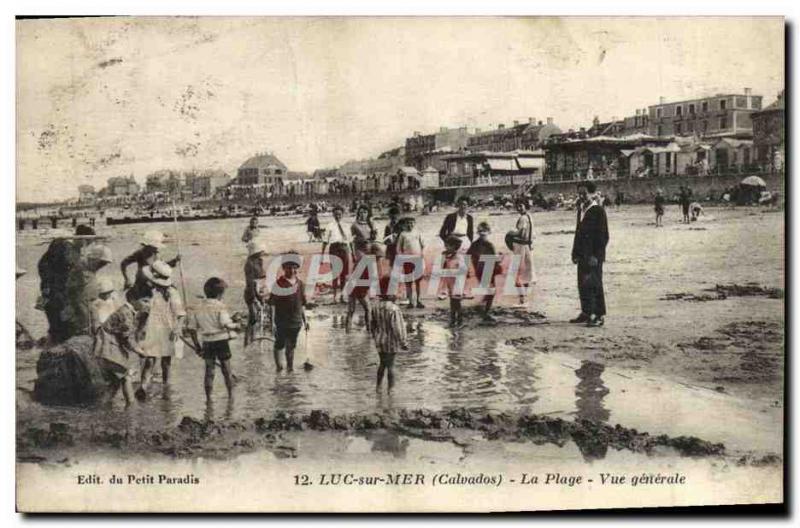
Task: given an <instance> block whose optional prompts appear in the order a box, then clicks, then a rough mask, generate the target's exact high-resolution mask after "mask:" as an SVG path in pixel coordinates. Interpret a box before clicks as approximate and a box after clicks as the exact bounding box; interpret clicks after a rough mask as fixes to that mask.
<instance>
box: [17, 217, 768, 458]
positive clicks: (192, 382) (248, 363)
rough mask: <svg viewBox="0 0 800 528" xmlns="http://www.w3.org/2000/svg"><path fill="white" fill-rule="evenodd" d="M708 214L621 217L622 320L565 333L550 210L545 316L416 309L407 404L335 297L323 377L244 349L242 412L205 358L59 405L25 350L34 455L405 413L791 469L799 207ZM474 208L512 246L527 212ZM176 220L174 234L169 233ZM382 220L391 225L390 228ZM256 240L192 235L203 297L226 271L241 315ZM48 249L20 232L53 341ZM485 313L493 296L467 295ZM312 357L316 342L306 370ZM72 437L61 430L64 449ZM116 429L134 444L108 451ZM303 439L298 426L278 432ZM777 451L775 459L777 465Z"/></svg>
mask: <svg viewBox="0 0 800 528" xmlns="http://www.w3.org/2000/svg"><path fill="white" fill-rule="evenodd" d="M707 213H708V216H707V217H705V218H704V219H703V220H701V221H700V222H699V223H696V224H692V225H689V226H687V225H681V224H679V223H678V218H679V214H680V213H679V211H678V208H677V207H673V208H668V211H667V216H666V217H665V224H666V225H665V227H664V228H659V229H656V228H655V227H654V225H653V218H652V214H651V210H650V208H649V207H644V206H642V207H626V208H623V209H622V210H621V211H616V210H614V209H610V210H609V230H610V233H611V242H610V245H609V248H608V260H607V263H606V265H605V267H604V272H605V288H606V295H607V304H608V312H609V314H608V317H607V319H606V325H605V326H604V327H602V328H585V327H583V326H576V325H571V324H569V323H568V322H567V321H568V319H570V318H571V317H574V316H575V315H576V313H577V306H578V301H577V291H576V287H575V282H576V279H575V268H574V266H573V265H572V264H571V262H570V259H569V252H570V248H571V243H572V234H571V231H572V229H573V228H574V213H573V212H570V211H559V212H551V213H535V214H534V215H533V220H534V226H535V233H536V234H537V237H536V239H535V241H534V261H535V266H536V270H537V275H538V282H537V284H536V286H535V290H534V297H533V301H532V302H531V305H530V308H529V309H527V310H520V309H514V308H511V306H512V305H513V304H515V303H516V302H517V300H516V298H515V297H510V298H500V299H499V300H498V303H497V304H498V306H499V314H498V315H499V317H498V322H497V323H496V324H493V325H482V324H480V323H479V319H478V318H477V317H473V318H468V325H467V326H466V327H465V328H463V329H461V330H458V331H452V330H450V329H447V328H446V321H445V319H446V311H445V310H446V306H447V301H446V300H445V301H440V300H437V299H436V298H435V297H427V298H424V299H423V301H424V302H425V303H426V305H427V307H426V308H425V309H424V310H417V309H413V310H408V311H407V313H408V321H409V324H410V326H411V329H412V333H411V342H412V346H411V350H410V351H409V353H408V354H406V355H404V356H403V357H399V358H398V365H397V367H398V368H397V370H398V372H397V374H398V387H397V390H396V391H395V393H394V394H393V395H392V396H391V397H386V396H382V397H378V396H376V394H375V391H374V388H373V383H374V370H375V366H376V360H377V358H376V354H375V353H374V350H373V349H372V347H371V346H370V343H369V339H368V337H367V335H366V333H365V332H364V330H363V328H361V327H359V326H358V325H357V327H356V329H354V331H353V332H352V333H351V334H345V333H344V330H343V329H342V320H341V312H340V311H339V310H341V308H339V307H336V306H330V305H329V302H328V300H329V297H328V298H327V299H326V298H321V299H318V301H319V307H318V308H317V309H315V310H314V316H313V319H312V332H311V333H310V334H309V336H308V350H310V353H311V355H312V358H313V362H314V363H315V365H317V367H316V368H315V369H314V370H312V371H311V372H308V373H306V372H297V373H295V374H293V375H291V376H290V375H285V374H284V375H276V374H275V373H274V371H273V366H272V364H271V357H270V356H271V354H269V346H268V345H266V350H267V352H266V353H264V352H262V351H261V350H260V349H259V348H260V347H258V346H254V347H251V348H249V349H248V350H241V344H240V343H239V344H238V345H237V346H236V347H234V368H235V369H236V370H237V372H239V373H241V374H242V375H243V378H244V381H243V383H242V384H240V386H239V387H238V388H237V396H236V400H235V402H234V403H233V404H228V403H227V398H226V397H225V396H224V394H223V393H224V390H223V388H222V384H221V380H218V381H217V394H216V396H215V405H214V407H213V408H211V409H208V408H206V406H205V404H204V401H203V400H204V398H203V394H202V364H201V362H200V361H199V360H197V359H196V358H194V357H189V356H187V357H186V358H184V359H183V360H181V362H180V363H178V365H177V368H176V372H175V382H174V385H173V387H171V388H169V390H167V389H166V388H162V387H160V385H156V387H155V388H154V392H153V394H152V399H151V401H150V402H148V403H147V404H144V405H140V404H137V405H134V407H133V408H132V409H129V410H124V409H122V406H121V404H120V402H119V401H117V402H114V403H113V404H112V405H110V406H103V407H101V408H87V409H66V408H58V407H56V408H53V407H49V408H48V407H44V406H41V405H39V404H37V403H35V402H32V401H31V400H30V397H29V393H28V391H29V390H30V388H31V387H32V381H33V378H34V377H35V361H36V357H37V355H38V351H37V349H35V348H34V349H32V350H18V351H17V378H18V379H17V382H18V391H17V415H18V416H17V418H18V423H19V427H18V430H19V435H18V446H19V448H20V450H19V453H18V455H19V456H20V457H21V459H22V460H24V459H25V457H27V459H28V460H30V461H36V460H37V458H36V457H41V458H43V459H44V460H45V461H49V462H53V461H58V460H63V459H64V458H67V459H70V460H74V459H75V457H77V458H85V457H86V456H88V454H87V453H86V448H85V444H84V441H83V440H81V439H86V438H91V437H92V435H95V436H103V434H106V433H107V435H106V436H105V437H104V438H105V440H101V441H99V442H97V443H94V447H93V449H96V448H98V447H100V446H104V448H108V447H109V446H110V448H111V449H112V450H113V451H117V450H122V451H126V450H129V449H131V448H133V449H132V450H133V451H138V450H139V447H141V446H139V447H136V446H130V445H127V444H126V442H127V440H128V439H135V438H138V436H137V435H146V434H148V433H149V432H152V433H153V434H168V433H169V432H170V431H175V430H176V429H178V428H180V424H182V423H191V421H192V420H194V421H198V423H203V422H208V421H213V422H214V423H223V424H229V425H230V424H233V425H232V427H234V428H235V427H236V425H235V424H244V427H245V428H246V429H248V430H249V429H251V428H253V426H254V424H255V423H256V421H257V420H258V419H259V418H262V417H265V416H272V414H270V413H272V412H277V411H283V412H287V413H290V414H291V413H299V414H300V415H308V414H309V413H310V412H312V411H313V410H319V409H321V410H324V411H326V412H328V413H331V414H356V415H369V414H372V413H378V414H379V415H392V414H393V413H397V412H403V411H404V410H425V412H433V413H436V412H449V411H452V410H454V409H459V408H466V409H469V410H471V411H476V412H499V413H503V412H508V413H517V414H518V413H527V414H528V415H535V416H548V417H550V418H552V419H556V418H557V419H563V420H566V421H569V422H570V423H581V422H582V421H587V422H589V423H593V424H598V426H600V427H605V426H614V425H616V424H620V425H621V426H622V427H623V428H630V429H636V430H638V431H643V432H648V433H649V434H650V436H651V437H657V436H659V435H668V436H669V437H670V438H678V437H681V436H687V437H690V436H693V437H696V438H698V439H699V440H702V441H704V442H710V443H712V444H714V443H722V444H724V445H725V448H726V451H725V456H726V457H729V458H730V457H732V458H730V460H740V459H742V457H745V458H746V459H747V463H748V464H749V463H750V462H751V461H752V460H756V461H763V460H767V461H770V460H771V461H772V463H777V461H779V460H780V457H781V456H782V445H781V438H782V418H783V409H782V407H783V334H784V332H783V328H784V327H783V308H784V305H783V299H782V296H781V295H780V293H782V290H783V288H784V272H783V261H784V255H783V247H784V240H783V213H782V212H767V211H762V210H761V209H757V208H738V209H735V210H733V209H721V208H709V209H708V210H707ZM473 214H474V215H475V216H476V221H479V220H481V219H483V218H485V219H487V220H488V221H489V222H490V223H491V224H492V227H493V235H492V239H493V241H494V243H495V245H496V246H497V247H498V249H500V248H503V249H504V247H503V243H502V237H503V235H504V233H505V232H506V230H508V229H510V228H511V227H512V226H513V223H514V221H515V215H514V214H513V213H510V212H508V213H502V214H501V213H498V212H496V211H484V212H480V211H478V212H474V213H473ZM442 217H443V214H442V213H438V214H434V215H429V216H424V217H420V218H419V220H418V225H419V227H420V229H421V230H422V232H423V233H424V235H425V239H426V242H428V243H429V245H428V251H429V252H430V253H431V254H436V253H439V252H441V243H440V241H439V240H438V239H436V238H435V236H434V235H435V233H436V232H437V231H438V228H439V226H440V224H441V220H442ZM325 220H326V218H323V219H322V221H323V223H324V222H325ZM262 223H264V224H268V225H269V228H268V229H267V230H266V232H267V233H268V234H269V235H270V238H271V242H272V244H271V246H270V247H271V248H274V249H273V251H274V252H275V253H279V252H282V251H286V250H288V249H297V250H298V251H300V252H301V253H308V252H310V251H312V250H316V249H317V247H318V246H317V245H312V244H309V243H306V242H299V243H298V242H297V241H298V240H301V241H305V240H306V236H305V232H304V226H303V224H302V219H299V218H282V219H270V218H265V219H263V220H262ZM160 226H161V228H163V229H165V231H167V233H169V234H171V233H172V227H171V226H166V225H163V224H161V225H160ZM382 227H383V224H382V222H378V229H379V230H382ZM146 228H147V227H146V226H119V227H114V228H105V229H103V228H101V229H100V231H101V232H105V233H107V234H109V235H111V236H112V241H111V247H112V250H113V251H114V255H115V258H116V259H117V261H119V260H120V259H121V258H122V257H123V256H125V255H126V254H128V253H129V252H131V251H132V250H133V249H134V248H135V247H136V240H137V237H138V236H139V235H140V234H141V233H142V232H143V231H144V230H145V229H146ZM243 229H244V222H241V221H222V222H192V223H185V224H181V240H182V242H183V244H184V247H183V248H182V250H183V254H184V271H185V274H186V275H185V276H186V286H187V290H188V292H189V293H190V295H189V297H190V298H194V297H195V296H196V294H197V293H199V292H200V291H201V286H202V282H203V281H204V280H205V279H206V278H207V277H208V276H210V275H219V276H222V277H224V278H225V279H226V280H227V281H228V282H229V284H231V290H230V291H229V293H228V294H227V297H226V302H227V303H228V304H229V305H230V306H231V307H232V308H233V309H243V308H244V306H243V302H242V300H241V291H242V287H243V274H242V268H243V264H244V257H245V250H244V247H243V244H242V243H241V242H240V241H239V237H240V236H241V231H242V230H243ZM44 249H45V246H44V245H40V239H39V238H38V237H36V236H33V235H31V234H30V233H24V234H23V235H22V236H20V237H18V245H17V257H18V262H19V265H21V266H22V267H24V268H26V269H28V270H30V271H31V272H30V273H29V274H28V275H26V276H24V277H22V278H21V279H19V281H18V283H17V311H18V314H17V318H18V319H19V320H20V321H22V322H23V323H25V324H26V326H27V327H28V328H29V329H30V330H31V331H32V333H33V334H34V336H37V337H38V336H40V335H42V334H43V333H44V331H45V326H44V317H43V314H42V313H41V312H37V311H35V310H34V309H33V304H34V300H35V294H36V289H37V286H38V278H37V277H36V273H35V269H36V268H35V264H36V261H37V260H38V258H39V256H40V255H41V254H42V253H43V251H44ZM174 251H175V248H174V246H168V247H167V248H166V249H165V250H164V254H165V256H167V257H171V256H172V255H173V254H174ZM112 266H113V265H112ZM113 271H114V273H115V280H116V281H117V283H118V284H119V285H121V278H120V277H119V275H118V272H117V271H116V269H115V270H113ZM748 283H754V284H752V285H750V286H747V284H748ZM718 285H720V286H721V287H720V288H718V287H717V286H718ZM737 286H738V287H737ZM742 286H746V287H742ZM719 292H722V295H720V293H719ZM190 304H191V303H190ZM474 304H477V301H468V302H467V306H470V305H474ZM304 354H305V346H304V344H303V343H302V342H301V350H299V351H298V356H299V357H298V359H299V360H301V361H302V358H303V355H304ZM187 419H189V420H190V422H186V420H187ZM51 424H67V428H68V433H69V434H70V435H72V436H73V437H74V438H76V439H79V441H77V442H74V445H73V446H69V445H68V444H69V443H68V442H58V441H55V442H51V443H50V444H48V441H47V438H49V436H48V435H50V433H51V431H52V425H51ZM98 424H103V427H99V428H98ZM109 424H111V425H109ZM606 424H607V425H606ZM60 427H61V426H59V425H56V432H55V433H54V434H55V437H56V438H57V437H59V434H60V433H59V431H61V429H60ZM468 429H469V428H468ZM30 431H33V432H32V433H31V432H30ZM37 431H43V432H37ZM102 431H105V433H103V432H102ZM121 431H124V432H125V433H124V434H123V433H122V432H121ZM754 431H755V432H754ZM114 434H117V435H120V436H119V438H117V437H113V438H117V440H113V439H112V440H109V439H108V435H112V436H113V435H114ZM297 434H300V433H297V432H292V431H282V432H281V433H280V437H281V438H293V435H297ZM302 434H309V433H305V432H304V433H302ZM311 434H314V433H311ZM332 434H336V433H332ZM339 434H345V433H344V432H341V433H339ZM406 434H407V432H406ZM37 435H38V436H37ZM125 435H127V436H125ZM262 436H263V435H262ZM120 438H121V439H122V440H120ZM42 439H44V440H42ZM282 441H283V440H281V442H282ZM505 441H507V439H506V440H503V442H505ZM90 443H91V442H90ZM501 443H502V442H501ZM201 444H202V442H201ZM115 445H116V447H114V446H115ZM239 447H243V449H230V450H229V451H226V452H225V451H224V452H221V453H217V456H223V457H225V456H239V455H240V454H241V453H242V452H246V451H248V450H250V451H252V450H258V449H259V448H264V449H273V450H274V449H275V447H276V446H275V445H273V444H272V443H270V442H267V443H264V444H258V443H256V444H253V445H250V446H248V445H247V443H245V444H243V446H239ZM623 449H626V448H624V447H623ZM143 451H144V452H148V451H149V452H160V453H165V452H164V451H163V450H158V449H157V450H152V451H151V450H150V449H149V448H148V449H144V450H143ZM628 451H629V452H631V453H633V452H634V451H635V450H630V449H628ZM201 452H202V450H201ZM301 453H302V450H301ZM165 454H167V455H168V456H175V455H176V454H177V453H172V454H169V453H165ZM679 455H680V453H678V455H676V456H679ZM717 455H719V453H717ZM773 455H774V456H776V457H777V458H775V459H770V458H769V457H770V456H773ZM189 456H191V454H189ZM301 456H302V454H301ZM637 456H638V455H637ZM747 457H749V458H747ZM765 457H767V458H766V459H765ZM40 461H41V460H40Z"/></svg>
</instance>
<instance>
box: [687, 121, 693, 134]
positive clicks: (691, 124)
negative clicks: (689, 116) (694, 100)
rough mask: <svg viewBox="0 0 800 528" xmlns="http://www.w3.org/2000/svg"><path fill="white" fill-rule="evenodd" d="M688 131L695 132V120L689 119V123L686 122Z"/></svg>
mask: <svg viewBox="0 0 800 528" xmlns="http://www.w3.org/2000/svg"><path fill="white" fill-rule="evenodd" d="M686 131H687V132H694V121H689V122H688V123H686Z"/></svg>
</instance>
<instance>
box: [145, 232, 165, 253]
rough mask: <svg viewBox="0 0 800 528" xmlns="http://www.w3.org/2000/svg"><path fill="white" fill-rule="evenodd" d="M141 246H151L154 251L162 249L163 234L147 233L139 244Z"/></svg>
mask: <svg viewBox="0 0 800 528" xmlns="http://www.w3.org/2000/svg"><path fill="white" fill-rule="evenodd" d="M140 244H142V245H143V246H152V247H154V248H156V249H161V248H162V247H164V233H162V232H161V231H147V232H145V234H144V235H143V236H142V240H141V242H140Z"/></svg>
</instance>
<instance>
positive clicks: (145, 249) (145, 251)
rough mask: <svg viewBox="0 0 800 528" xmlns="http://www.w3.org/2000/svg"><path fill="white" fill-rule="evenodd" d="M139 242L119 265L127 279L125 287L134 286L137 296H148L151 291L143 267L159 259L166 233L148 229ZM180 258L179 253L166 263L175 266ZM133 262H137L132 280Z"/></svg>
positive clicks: (124, 277) (123, 276)
mask: <svg viewBox="0 0 800 528" xmlns="http://www.w3.org/2000/svg"><path fill="white" fill-rule="evenodd" d="M139 244H140V245H141V247H140V248H139V249H137V250H136V251H134V252H133V253H131V254H130V255H128V256H127V257H125V258H124V259H122V262H120V264H119V266H120V269H121V270H122V278H123V279H124V280H125V285H124V286H123V289H125V290H127V289H128V288H131V287H132V288H134V292H135V295H136V296H137V297H148V296H149V291H147V288H146V282H145V280H144V277H143V276H142V269H144V267H145V266H149V265H151V264H153V262H155V261H156V260H158V259H159V251H160V250H161V248H163V247H164V233H162V232H160V231H147V232H146V233H145V234H144V236H142V239H141V241H140V242H139ZM180 260H181V256H180V255H177V256H176V257H175V258H174V259H172V260H170V261H168V262H166V264H169V265H170V266H171V267H173V268H174V267H175V266H176V265H177V264H178V262H179V261H180ZM131 264H136V275H135V276H134V280H131V279H130V277H129V276H128V267H129V266H130V265H131Z"/></svg>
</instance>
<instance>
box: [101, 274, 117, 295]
mask: <svg viewBox="0 0 800 528" xmlns="http://www.w3.org/2000/svg"><path fill="white" fill-rule="evenodd" d="M113 291H114V282H113V281H112V280H111V278H110V277H100V278H99V279H97V293H110V292H113Z"/></svg>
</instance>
